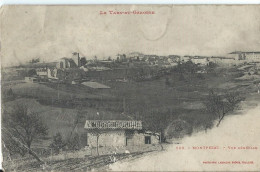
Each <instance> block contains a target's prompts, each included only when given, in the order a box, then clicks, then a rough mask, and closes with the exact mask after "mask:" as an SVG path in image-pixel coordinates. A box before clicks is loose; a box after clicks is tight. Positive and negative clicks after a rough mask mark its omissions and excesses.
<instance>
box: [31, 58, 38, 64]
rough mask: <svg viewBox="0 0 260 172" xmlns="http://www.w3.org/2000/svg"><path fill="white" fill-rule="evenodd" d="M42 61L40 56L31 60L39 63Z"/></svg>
mask: <svg viewBox="0 0 260 172" xmlns="http://www.w3.org/2000/svg"><path fill="white" fill-rule="evenodd" d="M38 62H40V58H34V59H32V60H31V61H30V63H38Z"/></svg>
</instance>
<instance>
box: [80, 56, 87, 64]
mask: <svg viewBox="0 0 260 172" xmlns="http://www.w3.org/2000/svg"><path fill="white" fill-rule="evenodd" d="M86 63H87V59H86V57H81V58H80V66H84V65H85V64H86Z"/></svg>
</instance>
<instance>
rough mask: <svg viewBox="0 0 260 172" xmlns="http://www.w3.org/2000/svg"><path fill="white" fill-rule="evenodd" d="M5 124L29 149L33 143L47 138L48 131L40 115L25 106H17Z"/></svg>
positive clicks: (7, 117)
mask: <svg viewBox="0 0 260 172" xmlns="http://www.w3.org/2000/svg"><path fill="white" fill-rule="evenodd" d="M5 123H6V126H7V129H8V130H9V131H10V132H11V133H12V134H13V135H14V136H15V137H16V138H17V139H19V141H20V142H21V143H23V144H25V145H26V146H27V147H28V148H29V149H30V148H31V144H32V142H33V141H35V140H36V139H39V138H41V137H43V136H46V135H47V131H48V129H47V127H46V126H45V125H44V123H43V121H42V119H41V117H40V116H39V114H38V113H36V112H33V111H29V109H28V107H27V106H26V105H24V104H17V105H16V106H15V107H14V109H13V111H12V112H11V113H10V115H8V116H6V121H5Z"/></svg>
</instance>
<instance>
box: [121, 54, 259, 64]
mask: <svg viewBox="0 0 260 172" xmlns="http://www.w3.org/2000/svg"><path fill="white" fill-rule="evenodd" d="M116 59H117V61H119V62H129V63H131V62H135V61H142V62H145V63H146V64H148V65H157V66H161V67H172V66H176V65H177V64H178V63H183V62H187V61H191V62H193V63H195V64H198V65H208V64H209V63H215V64H218V65H238V64H241V63H244V62H253V63H259V62H260V52H242V51H235V52H231V53H229V54H227V55H226V56H189V55H185V56H179V55H169V56H158V55H145V54H142V53H138V52H133V53H129V54H128V55H125V54H118V55H117V57H116Z"/></svg>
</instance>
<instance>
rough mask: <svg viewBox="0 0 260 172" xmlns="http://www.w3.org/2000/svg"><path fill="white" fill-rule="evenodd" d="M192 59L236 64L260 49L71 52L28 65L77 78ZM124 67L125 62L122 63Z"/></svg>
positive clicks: (258, 59) (40, 73) (256, 58)
mask: <svg viewBox="0 0 260 172" xmlns="http://www.w3.org/2000/svg"><path fill="white" fill-rule="evenodd" d="M188 61H191V62H193V63H194V64H197V65H201V66H206V65H209V64H210V63H214V64H217V65H221V66H233V65H239V64H242V63H245V62H247V63H259V64H260V52H242V51H235V52H231V53H229V54H227V56H225V57H224V56H188V55H186V56H179V55H168V56H158V55H146V54H142V53H139V52H132V53H129V54H127V55H126V54H117V55H116V57H115V58H111V57H109V58H108V59H107V60H98V59H97V57H96V58H95V59H93V60H86V58H85V57H80V56H79V53H77V52H74V53H72V57H71V58H67V57H63V58H61V59H59V60H56V61H54V62H49V63H39V62H38V63H33V64H30V66H29V67H31V68H34V69H35V70H36V73H37V78H38V79H39V78H40V79H47V80H52V81H53V80H62V81H64V80H69V82H72V81H74V80H79V79H81V74H80V73H81V72H88V71H106V70H112V68H113V65H115V64H117V65H118V64H119V65H123V66H128V67H136V66H143V65H145V66H158V67H162V68H171V67H174V66H177V65H178V63H185V62H188ZM121 67H122V66H121ZM37 78H36V77H27V78H26V80H27V81H33V80H36V79H37Z"/></svg>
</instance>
